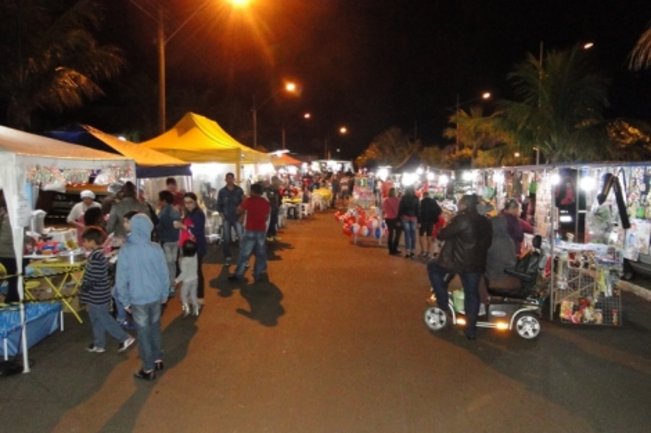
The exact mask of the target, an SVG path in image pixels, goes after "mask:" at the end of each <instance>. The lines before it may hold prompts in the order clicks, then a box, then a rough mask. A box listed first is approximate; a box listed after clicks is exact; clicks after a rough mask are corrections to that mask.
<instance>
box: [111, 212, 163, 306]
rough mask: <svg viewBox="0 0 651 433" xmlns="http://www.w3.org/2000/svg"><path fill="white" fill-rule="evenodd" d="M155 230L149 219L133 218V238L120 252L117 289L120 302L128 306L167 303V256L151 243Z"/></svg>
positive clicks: (116, 277)
mask: <svg viewBox="0 0 651 433" xmlns="http://www.w3.org/2000/svg"><path fill="white" fill-rule="evenodd" d="M153 228H154V225H153V224H152V222H151V220H150V219H149V217H148V216H147V215H145V214H142V213H139V214H137V215H134V216H133V218H131V234H130V235H129V237H128V239H127V242H126V243H125V244H124V245H123V246H122V248H120V252H119V254H118V265H117V270H116V275H115V286H116V290H117V296H118V299H119V300H120V302H122V304H123V305H125V306H127V305H144V304H150V303H152V302H165V301H167V298H168V296H169V289H170V277H169V272H168V270H167V263H166V261H165V253H164V252H163V248H161V246H160V245H159V244H157V243H155V242H152V241H151V240H150V239H151V231H152V229H153Z"/></svg>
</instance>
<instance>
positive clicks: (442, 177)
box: [439, 174, 450, 186]
mask: <svg viewBox="0 0 651 433" xmlns="http://www.w3.org/2000/svg"><path fill="white" fill-rule="evenodd" d="M448 182H450V178H449V177H448V176H446V175H444V174H442V175H440V176H439V186H445V185H447V184H448Z"/></svg>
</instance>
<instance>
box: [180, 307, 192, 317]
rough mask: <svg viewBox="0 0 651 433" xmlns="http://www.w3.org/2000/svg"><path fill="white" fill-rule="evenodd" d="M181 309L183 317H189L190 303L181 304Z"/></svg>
mask: <svg viewBox="0 0 651 433" xmlns="http://www.w3.org/2000/svg"><path fill="white" fill-rule="evenodd" d="M181 311H183V317H188V316H189V315H190V306H189V305H188V304H183V305H181Z"/></svg>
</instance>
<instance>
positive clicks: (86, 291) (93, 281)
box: [79, 227, 136, 353]
mask: <svg viewBox="0 0 651 433" xmlns="http://www.w3.org/2000/svg"><path fill="white" fill-rule="evenodd" d="M105 237H106V236H105V233H104V231H103V230H102V229H100V228H98V227H88V228H87V229H86V230H84V232H83V233H82V235H81V240H82V245H83V247H84V248H85V249H86V250H87V251H90V254H89V256H88V258H87V259H86V269H85V271H84V278H83V280H82V284H81V290H80V294H79V299H80V301H81V302H83V303H85V304H86V307H87V309H88V317H89V318H90V323H91V326H92V328H93V343H92V344H91V345H90V346H88V347H87V348H86V350H87V351H89V352H95V353H103V352H105V351H106V333H107V332H108V333H109V334H111V336H113V338H115V339H116V340H118V341H119V342H120V346H119V348H118V352H124V351H125V350H127V349H128V348H129V347H130V346H131V345H132V344H133V343H134V342H135V341H136V339H135V338H133V337H132V336H130V335H129V334H127V333H126V332H125V331H124V330H123V329H122V328H121V327H120V325H119V324H118V322H116V321H115V319H114V318H113V317H112V316H111V313H110V305H111V283H110V280H109V275H108V274H109V263H108V260H107V258H106V256H105V255H104V252H103V251H102V244H103V243H104V239H105Z"/></svg>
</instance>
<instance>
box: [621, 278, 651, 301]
mask: <svg viewBox="0 0 651 433" xmlns="http://www.w3.org/2000/svg"><path fill="white" fill-rule="evenodd" d="M617 287H618V288H619V289H621V290H623V291H625V292H629V293H633V294H634V295H636V296H639V297H640V298H642V299H644V300H646V301H651V290H649V289H645V288H644V287H642V286H638V285H636V284H632V283H629V282H628V281H623V280H619V282H618V283H617Z"/></svg>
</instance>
